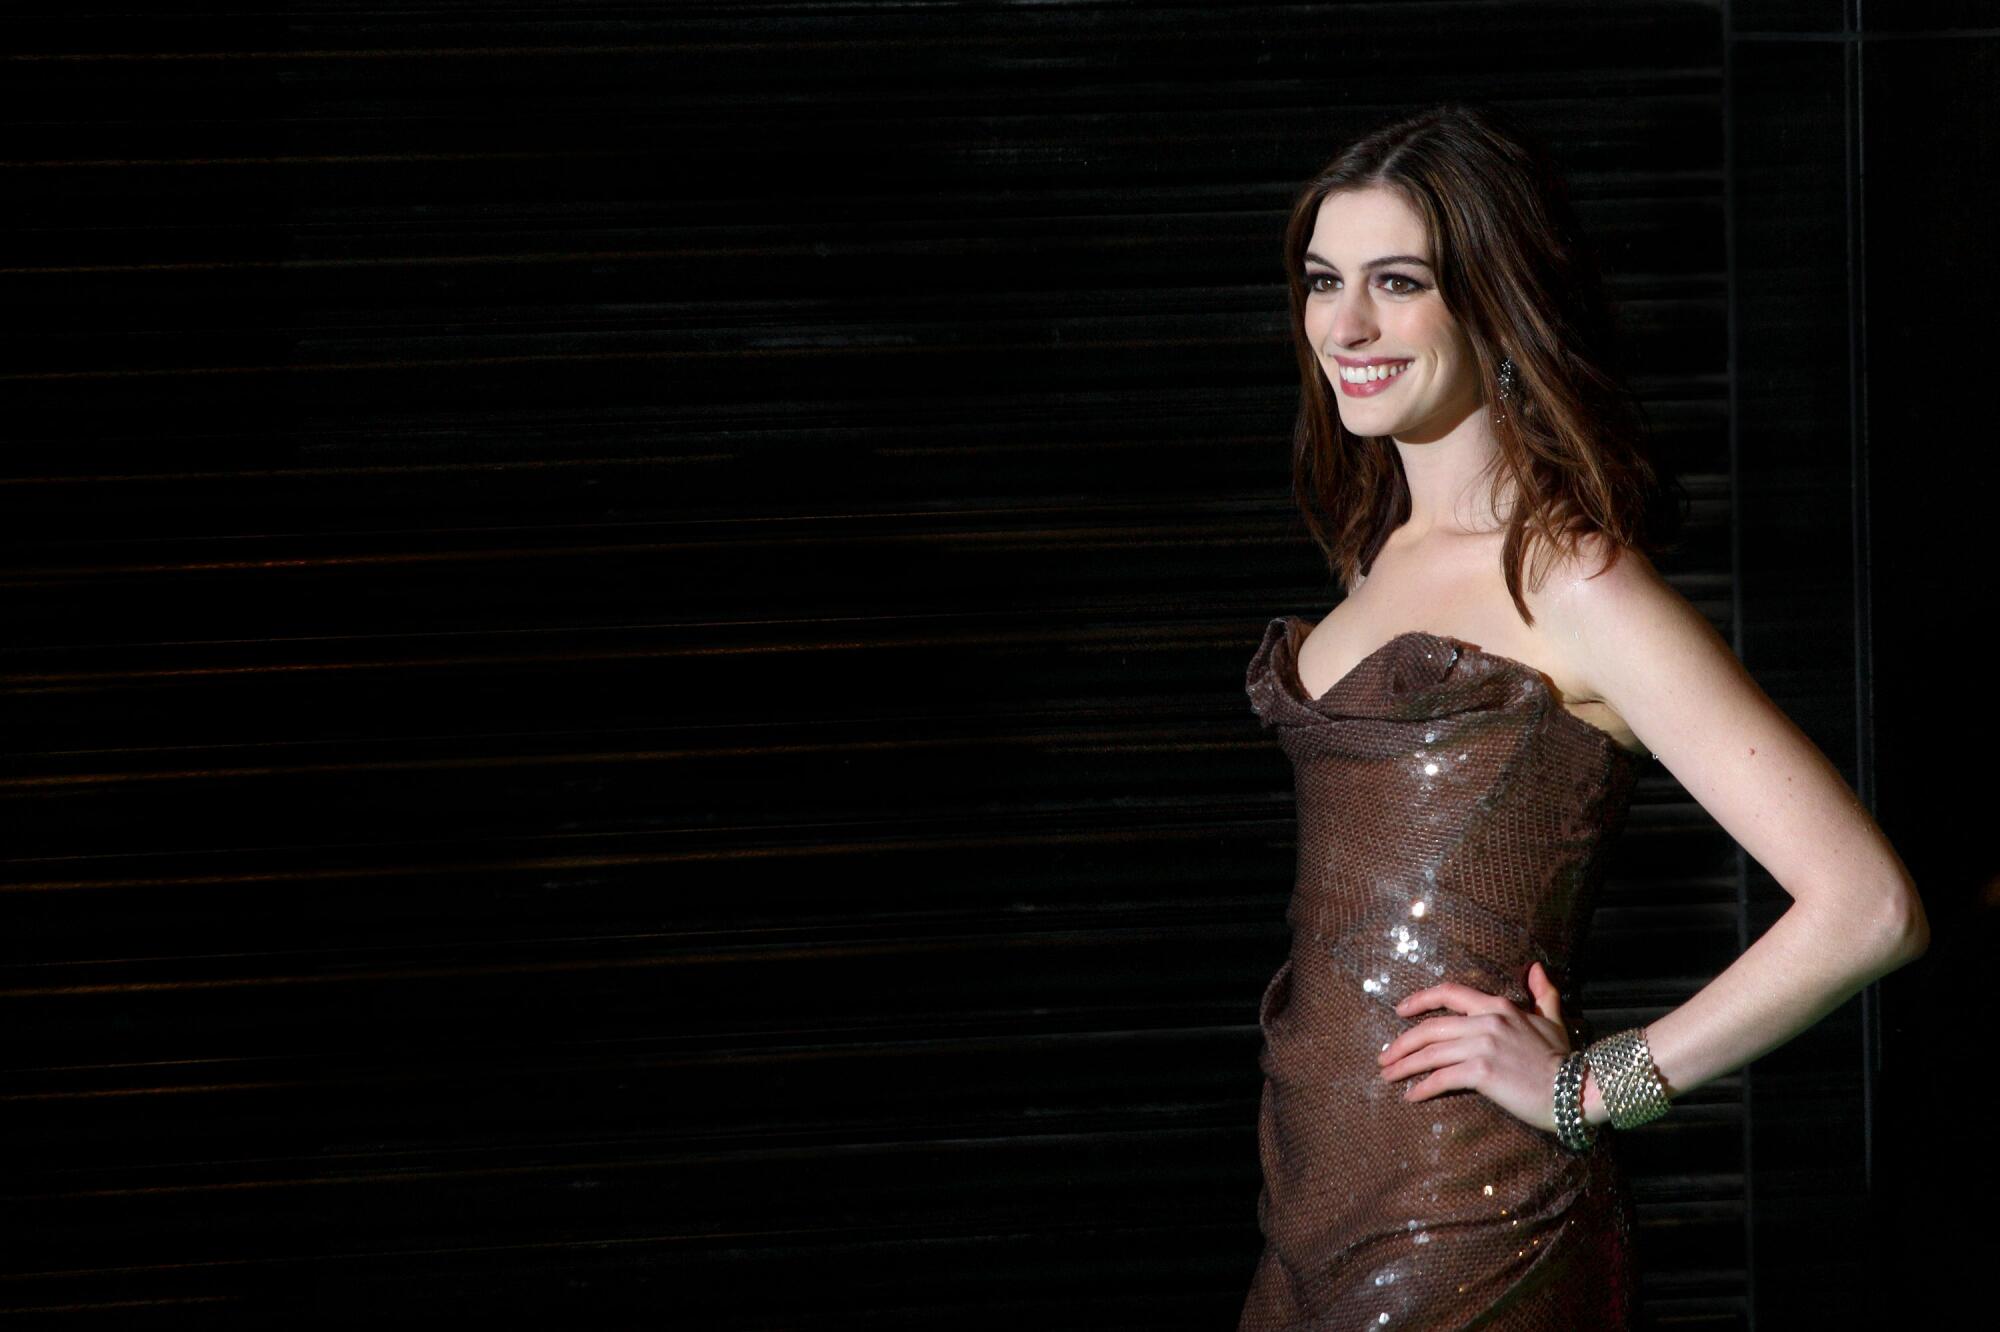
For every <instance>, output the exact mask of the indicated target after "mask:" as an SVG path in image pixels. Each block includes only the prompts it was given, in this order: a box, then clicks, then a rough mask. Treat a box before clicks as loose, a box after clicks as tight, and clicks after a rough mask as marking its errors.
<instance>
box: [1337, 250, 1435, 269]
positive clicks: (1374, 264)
mask: <svg viewBox="0 0 2000 1332" xmlns="http://www.w3.org/2000/svg"><path fill="white" fill-rule="evenodd" d="M1306 258H1308V259H1310V260H1312V261H1313V262H1314V263H1317V264H1325V265H1326V266H1327V267H1328V268H1339V267H1340V265H1338V264H1336V263H1334V262H1333V261H1332V260H1331V259H1322V258H1320V257H1319V256H1318V255H1316V254H1314V253H1313V252H1312V251H1311V250H1307V251H1306ZM1389 264H1417V265H1420V266H1422V267H1424V268H1429V267H1430V266H1431V261H1430V260H1428V259H1419V258H1418V257H1417V256H1416V255H1414V254H1391V255H1386V256H1384V257H1383V258H1380V259H1370V260H1369V261H1368V262H1367V263H1365V264H1363V265H1361V271H1362V272H1364V273H1372V272H1374V271H1375V270H1376V269H1378V268H1382V267H1385V266H1386V265H1389Z"/></svg>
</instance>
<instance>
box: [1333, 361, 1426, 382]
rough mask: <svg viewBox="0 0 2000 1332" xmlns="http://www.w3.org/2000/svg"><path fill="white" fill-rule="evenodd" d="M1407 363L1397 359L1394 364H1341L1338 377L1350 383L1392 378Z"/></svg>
mask: <svg viewBox="0 0 2000 1332" xmlns="http://www.w3.org/2000/svg"><path fill="white" fill-rule="evenodd" d="M1409 364H1410V363H1409V362H1408V361H1398V362H1397V363H1396V364H1394V365H1365V366H1351V365H1343V366H1341V367H1340V377H1341V378H1342V379H1344V380H1346V381H1347V382H1348V383H1350V384H1368V383H1373V382H1374V381H1375V380H1378V379H1392V378H1394V377H1395V376H1397V375H1400V374H1402V373H1403V370H1404V368H1405V367H1406V366H1408V365H1409Z"/></svg>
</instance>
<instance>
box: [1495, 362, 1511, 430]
mask: <svg viewBox="0 0 2000 1332" xmlns="http://www.w3.org/2000/svg"><path fill="white" fill-rule="evenodd" d="M1513 395H1514V359H1513V358H1512V357H1511V356H1503V357H1501V358H1500V401H1502V402H1505V401H1507V399H1509V398H1510V397H1512V396H1513ZM1493 419H1494V420H1496V421H1504V420H1506V419H1507V413H1505V412H1499V413H1496V414H1495V415H1494V417H1493Z"/></svg>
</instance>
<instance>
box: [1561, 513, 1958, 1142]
mask: <svg viewBox="0 0 2000 1332" xmlns="http://www.w3.org/2000/svg"><path fill="white" fill-rule="evenodd" d="M1599 562H1601V560H1600V559H1598V558H1597V557H1596V556H1595V552H1594V551H1593V558H1592V560H1591V561H1590V562H1589V563H1587V565H1586V568H1587V569H1595V568H1596V567H1597V564H1598V563H1599ZM1537 609H1538V616H1537V618H1541V617H1542V615H1543V614H1546V616H1547V618H1548V620H1549V624H1548V626H1547V627H1548V628H1549V629H1551V630H1552V631H1553V632H1554V636H1555V637H1556V638H1557V639H1558V640H1566V641H1567V642H1568V643H1569V644H1570V645H1571V646H1570V648H1569V649H1568V655H1569V657H1570V661H1569V663H1568V664H1569V665H1570V667H1571V668H1572V669H1573V670H1574V672H1575V674H1576V677H1577V678H1578V679H1579V680H1582V681H1584V682H1586V683H1587V684H1588V685H1589V687H1590V689H1591V691H1592V693H1593V694H1594V696H1595V697H1597V698H1601V699H1603V700H1604V701H1605V702H1606V703H1608V704H1610V705H1611V707H1612V708H1613V709H1614V710H1615V711H1616V712H1617V713H1618V715H1619V716H1620V717H1622V718H1624V720H1625V723H1626V724H1627V725H1628V726H1630V727H1631V728H1632V730H1633V731H1634V732H1635V733H1636V734H1637V736H1638V737H1639V739H1640V740H1641V741H1642V742H1643V743H1644V744H1646V745H1647V747H1648V748H1650V749H1651V750H1652V752H1653V753H1654V754H1655V755H1656V756H1657V757H1658V758H1659V760H1660V762H1661V763H1662V764H1663V765H1664V766H1665V767H1666V769H1667V771H1669V772H1671V773H1672V774H1673V775H1674V777H1675V778H1676V779H1677V780H1678V781H1679V782H1680V784H1681V785H1682V786H1683V787H1684V788H1685V789H1686V790H1687V792H1688V794H1689V795H1691V796H1693V797H1694V798H1695V800H1697V801H1698V802H1699V803H1700V804H1701V806H1702V808H1703V809H1705V810H1707V811H1708V812H1709V814H1710V815H1712V816H1713V817H1714V819H1715V821H1716V822H1717V823H1718V824H1720V825H1721V826H1722V828H1723V830H1724V831H1725V832H1727V833H1728V834H1729V835H1730V836H1731V837H1733V838H1734V839H1735V840H1736V842H1737V844H1738V845H1739V846H1741V847H1742V848H1743V850H1744V851H1745V852H1747V853H1748V854H1749V855H1750V856H1752V857H1753V858H1755V859H1756V861H1757V863H1758V864H1760V865H1762V866H1763V867H1764V868H1765V869H1766V870H1768V871H1769V872H1770V874H1771V876H1772V877H1773V878H1774V879H1776V880H1777V881H1778V883H1779V885H1780V886H1782V887H1783V888H1784V889H1785V891H1786V892H1787V893H1789V894H1790V895H1791V897H1792V905H1791V906H1790V907H1789V908H1787V909H1786V911H1785V913H1784V914H1783V915H1782V916H1780V917H1779V918H1778V920H1777V921H1776V922H1775V923H1774V924H1772V926H1771V927H1770V928H1769V929H1768V930H1766V931H1765V932H1764V933H1763V935H1762V936H1761V937H1759V938H1758V939H1757V940H1756V942H1754V943H1753V944H1751V945H1750V947H1749V948H1747V949H1745V950H1744V952H1743V953H1742V954H1741V955H1740V956H1739V957H1738V958H1737V959H1736V960H1735V961H1734V962H1732V963H1731V964H1730V965H1729V966H1728V967H1727V968H1726V969H1725V970H1723V972H1722V973H1721V974H1720V975H1718V976H1717V977H1716V978H1715V979H1714V980H1712V981H1710V982H1709V983H1708V984H1707V985H1705V986H1703V987H1702V988H1701V990H1699V991H1698V992H1696V994H1695V995H1694V996H1693V997H1692V998H1690V999H1689V1000H1688V1001H1687V1002H1686V1003H1684V1004H1682V1005H1681V1006H1680V1007H1678V1008H1676V1009H1674V1010H1673V1011H1672V1012H1670V1013H1667V1014H1666V1015H1664V1016H1663V1017H1661V1018H1659V1019H1657V1020H1656V1021H1654V1022H1651V1023H1648V1024H1647V1026H1646V1039H1647V1044H1648V1045H1649V1047H1650V1048H1651V1051H1652V1055H1653V1063H1654V1065H1655V1067H1657V1068H1658V1069H1659V1072H1660V1077H1661V1079H1662V1080H1663V1081H1664V1082H1665V1084H1666V1089H1667V1092H1668V1094H1669V1095H1670V1096H1679V1095H1681V1094H1682V1093H1685V1092H1688V1091H1692V1090H1693V1089H1694V1088H1696V1087H1699V1086H1701V1085H1702V1084H1703V1083H1705V1082H1709V1081H1711V1080H1713V1079H1715V1078H1719V1077H1722V1076H1724V1075H1725V1074H1728V1073H1732V1072H1734V1071H1736V1070H1737V1069H1739V1068H1742V1067H1743V1066H1744V1065H1745V1064H1748V1063H1750V1062H1751V1061H1753V1060H1755V1059H1756V1058H1757V1057H1758V1056H1760V1055H1762V1054H1765V1053H1766V1052H1768V1051H1770V1050H1773V1049H1775V1048H1777V1047H1778V1046H1780V1045H1783V1044H1784V1043H1785V1042H1787V1041H1789V1040H1791V1039H1792V1037H1794V1036H1797V1035H1798V1034H1799V1033H1801V1032H1803V1031H1805V1030H1806V1029H1807V1028H1809V1027H1811V1026H1812V1025H1813V1024H1814V1023H1816V1022H1818V1021H1819V1020H1820V1019H1821V1018H1823V1017H1825V1016H1826V1015H1827V1014H1828V1013H1830V1012H1832V1011H1833V1010H1834V1009H1836V1008H1838V1007H1839V1006H1840V1005H1841V1004H1843V1003H1845V1002H1846V1001H1847V999H1848V998H1849V997H1851V996H1852V995H1853V994H1855V993H1856V992H1857V991H1859V990H1860V989H1862V988H1863V987H1864V986H1866V985H1868V984H1869V982H1871V981H1873V980H1875V979H1877V978H1878V977H1881V976H1883V975H1886V974H1887V973H1889V972H1891V971H1894V970H1896V969H1897V968H1898V967H1900V966H1902V965H1903V964H1904V963H1906V962H1909V961H1911V960H1913V959H1914V958H1916V957H1918V956H1920V955H1921V954H1922V953H1923V951H1924V949H1925V948H1926V947H1927V946H1928V944H1929V939H1930V927H1929V925H1928V923H1927V922H1926V920H1925V918H1924V909H1923V903H1922V901H1921V899H1920V898H1919V896H1918V894H1917V890H1916V885H1915V884H1914V883H1913V882H1912V881H1911V878H1910V873H1909V870H1908V869H1907V868H1905V866H1904V865H1903V862H1902V859H1901V857H1899V856H1898V855H1897V854H1896V851H1895V848H1893V847H1892V846H1890V845H1889V842H1888V839H1887V838H1885V837H1884V836H1883V835H1882V830H1881V828H1880V827H1879V826H1878V825H1877V824H1876V822H1875V819H1874V816H1873V815H1871V814H1870V813H1869V812H1868V809H1867V807H1866V806H1865V805H1863V804H1862V803H1861V801H1860V799H1859V798H1858V797H1856V796H1855V794H1854V792H1853V790H1852V789H1851V788H1850V787H1849V786H1848V785H1847V782H1846V780H1845V779H1844V778H1843V777H1842V776H1841V775H1840V772H1839V770H1838V769H1836V768H1835V767H1834V766H1833V764H1832V762H1831V761H1829V760H1828V759H1827V757H1826V755H1825V754H1823V753H1822V752H1820V750H1819V748H1818V747H1817V746H1816V745H1814V744H1813V742H1812V741H1811V740H1810V739H1808V738H1807V737H1806V735H1805V733H1804V732H1803V731H1801V730H1800V729H1799V728H1798V726H1797V725H1796V724H1794V723H1793V721H1792V720H1791V718H1789V717H1787V716H1786V715H1785V714H1784V713H1783V712H1782V711H1781V710H1780V709H1779V708H1778V706H1777V705H1776V704H1774V703H1773V702H1771V700H1770V698H1769V697H1768V696H1767V695H1766V694H1765V693H1764V691H1763V690H1762V689H1761V688H1759V687H1758V685H1757V682H1756V681H1755V680H1754V679H1752V678H1751V676H1750V673H1749V672H1748V671H1746V670H1745V669H1744V668H1743V665H1742V663H1741V662H1739V661H1738V660H1737V658H1736V654H1735V653H1734V652H1733V651H1732V650H1731V649H1730V647H1729V644H1728V643H1727V641H1725V640H1724V639H1723V638H1722V636H1721V635H1720V634H1718V633H1716V631H1715V629H1714V628H1713V627H1712V626H1711V625H1710V624H1709V623H1708V621H1707V619H1705V618H1704V617H1703V616H1702V614H1701V613H1700V612H1699V611H1698V610H1696V609H1695V608H1694V607H1693V606H1692V605H1690V604H1689V603H1688V601H1687V599H1686V598H1685V597H1683V596H1681V595H1680V594H1679V593H1678V592H1676V591H1674V589H1673V588H1672V587H1671V586H1669V585H1668V584H1667V583H1666V581H1665V580H1664V579H1663V578H1661V577H1660V575H1659V573H1658V572H1657V571H1656V570H1655V569H1654V568H1653V566H1652V564H1651V562H1650V561H1648V560H1647V559H1646V558H1645V557H1644V556H1643V555H1640V554H1639V553H1638V552H1636V551H1629V550H1628V551H1625V552H1624V553H1623V554H1621V555H1620V557H1619V560H1618V563H1617V564H1616V565H1615V566H1614V567H1613V568H1612V569H1610V570H1608V571H1606V572H1605V573H1603V574H1601V575H1599V576H1598V577H1595V578H1588V577H1584V576H1581V575H1579V576H1577V577H1575V578H1573V579H1571V580H1570V581H1569V582H1568V583H1567V584H1566V585H1564V586H1562V587H1561V588H1560V589H1559V590H1557V591H1555V592H1554V594H1553V595H1552V596H1550V597H1548V598H1545V599H1543V601H1542V606H1541V607H1538V608H1537ZM1583 1109H1584V1116H1585V1118H1586V1119H1587V1120H1588V1121H1589V1122H1590V1123H1593V1124H1602V1123H1604V1122H1605V1121H1606V1120H1607V1119H1608V1118H1609V1116H1608V1115H1607V1114H1606V1112H1605V1110H1604V1105H1603V1101H1602V1097H1601V1096H1600V1094H1599V1090H1598V1087H1597V1083H1596V1079H1595V1078H1594V1077H1593V1078H1587V1079H1586V1080H1585V1083H1584V1092H1583Z"/></svg>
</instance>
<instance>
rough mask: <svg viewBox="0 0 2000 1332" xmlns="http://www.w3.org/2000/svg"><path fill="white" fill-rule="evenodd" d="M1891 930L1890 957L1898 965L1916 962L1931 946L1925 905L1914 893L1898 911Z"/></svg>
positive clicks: (1928, 920)
mask: <svg viewBox="0 0 2000 1332" xmlns="http://www.w3.org/2000/svg"><path fill="white" fill-rule="evenodd" d="M1893 922H1894V923H1893V924H1892V925H1891V926H1890V929H1889V941H1890V942H1889V950H1888V951H1889V956H1890V958H1891V959H1893V960H1894V961H1895V963H1896V965H1898V966H1901V965H1903V964H1904V963H1907V962H1914V961H1916V960H1917V959H1918V958H1920V957H1922V956H1923V955H1924V953H1925V951H1926V950H1927V949H1929V948H1930V946H1931V923H1930V919H1929V917H1927V916H1925V915H1924V904H1923V902H1922V901H1921V900H1920V899H1919V898H1918V897H1917V895H1916V893H1915V892H1914V891H1912V892H1911V893H1910V894H1909V896H1908V897H1907V898H1906V899H1905V900H1904V901H1903V902H1902V903H1901V905H1900V906H1899V908H1898V909H1897V911H1896V913H1895V915H1894V917H1893Z"/></svg>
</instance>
